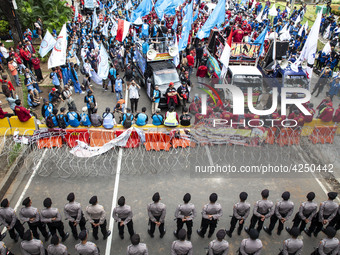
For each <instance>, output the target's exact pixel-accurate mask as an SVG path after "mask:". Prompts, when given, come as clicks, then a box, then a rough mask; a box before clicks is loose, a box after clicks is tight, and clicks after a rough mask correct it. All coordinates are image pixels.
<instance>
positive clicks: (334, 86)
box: [328, 76, 340, 100]
mask: <svg viewBox="0 0 340 255" xmlns="http://www.w3.org/2000/svg"><path fill="white" fill-rule="evenodd" d="M339 90H340V76H337V77H335V78H334V79H333V81H332V82H331V85H330V89H329V91H328V95H329V97H330V98H331V100H333V97H334V96H335V95H337V94H338V93H339Z"/></svg>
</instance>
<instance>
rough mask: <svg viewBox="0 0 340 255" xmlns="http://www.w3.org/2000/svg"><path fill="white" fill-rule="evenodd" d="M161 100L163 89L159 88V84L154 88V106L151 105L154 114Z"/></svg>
mask: <svg viewBox="0 0 340 255" xmlns="http://www.w3.org/2000/svg"><path fill="white" fill-rule="evenodd" d="M148 79H149V78H148ZM160 100H161V91H160V90H159V87H158V86H155V89H154V91H153V95H152V107H151V113H152V114H154V113H155V112H156V109H157V108H158V105H159V101H160Z"/></svg>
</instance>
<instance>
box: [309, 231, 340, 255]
mask: <svg viewBox="0 0 340 255" xmlns="http://www.w3.org/2000/svg"><path fill="white" fill-rule="evenodd" d="M324 233H325V234H326V236H327V237H326V238H324V239H322V240H321V241H320V243H319V246H318V248H317V250H316V251H315V252H314V253H312V254H313V255H322V254H332V255H333V254H338V252H339V240H338V239H337V238H335V235H336V230H335V229H334V228H333V227H330V226H328V227H327V228H326V229H325V230H324Z"/></svg>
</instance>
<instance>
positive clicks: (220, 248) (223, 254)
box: [207, 229, 229, 255]
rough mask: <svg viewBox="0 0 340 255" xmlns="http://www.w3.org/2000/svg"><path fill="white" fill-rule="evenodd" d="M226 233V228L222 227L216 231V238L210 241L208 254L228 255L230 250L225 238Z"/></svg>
mask: <svg viewBox="0 0 340 255" xmlns="http://www.w3.org/2000/svg"><path fill="white" fill-rule="evenodd" d="M225 235H226V231H225V230H224V229H220V230H219V231H217V233H216V238H217V239H215V240H213V241H211V242H210V243H209V250H208V252H207V255H227V254H228V251H229V243H228V242H227V241H226V240H224V237H225Z"/></svg>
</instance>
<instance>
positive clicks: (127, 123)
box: [122, 108, 133, 128]
mask: <svg viewBox="0 0 340 255" xmlns="http://www.w3.org/2000/svg"><path fill="white" fill-rule="evenodd" d="M132 121H133V114H132V113H131V109H130V108H126V113H124V114H123V121H122V125H123V127H124V128H130V127H131V126H132Z"/></svg>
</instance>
